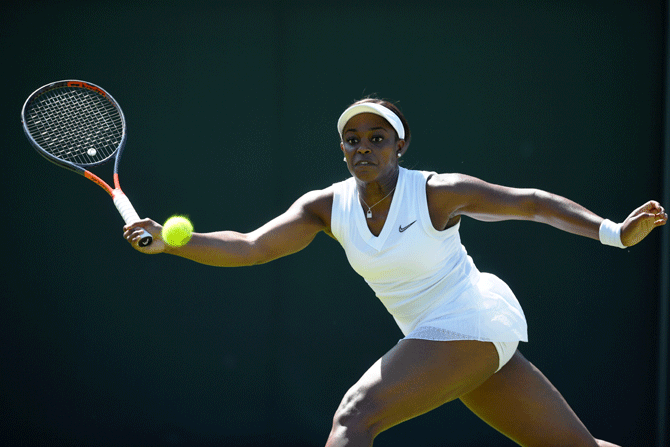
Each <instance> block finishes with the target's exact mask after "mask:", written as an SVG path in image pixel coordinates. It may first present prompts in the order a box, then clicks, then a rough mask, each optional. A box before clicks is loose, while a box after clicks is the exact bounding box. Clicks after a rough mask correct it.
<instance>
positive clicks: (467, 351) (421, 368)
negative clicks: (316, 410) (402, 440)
mask: <svg viewBox="0 0 670 447" xmlns="http://www.w3.org/2000/svg"><path fill="white" fill-rule="evenodd" d="M497 367H498V353H497V351H496V349H495V347H494V346H493V344H492V343H486V342H478V341H470V340H464V341H428V340H414V339H409V340H401V341H400V342H399V343H398V344H397V345H396V346H395V347H394V348H393V349H391V350H390V351H389V352H388V353H387V354H386V355H384V356H383V357H382V358H381V359H379V360H378V361H377V362H376V363H375V364H374V365H373V366H372V367H371V368H370V369H369V370H368V371H367V372H366V373H365V374H364V375H363V376H362V377H361V379H360V380H359V381H358V382H357V383H356V384H355V385H354V386H353V387H352V388H351V389H350V390H349V391H348V392H347V394H346V395H345V397H344V399H343V400H342V403H341V405H340V408H339V409H338V413H337V414H336V424H337V423H341V424H342V425H347V424H348V423H354V424H359V425H363V426H366V427H367V428H369V429H370V431H371V432H373V433H374V434H378V433H380V432H382V431H384V430H386V429H387V428H389V427H392V426H394V425H396V424H398V423H400V422H402V421H405V420H407V419H410V418H412V417H415V416H418V415H420V414H423V413H425V412H427V411H430V410H432V409H433V408H436V407H438V406H440V405H442V404H443V403H445V402H448V401H451V400H454V399H457V398H458V397H459V396H461V395H462V394H464V393H467V392H469V391H471V390H473V389H475V388H477V387H478V386H479V385H481V384H482V383H483V382H485V381H486V379H488V378H489V377H490V376H491V375H492V374H493V373H494V372H495V370H496V369H497Z"/></svg>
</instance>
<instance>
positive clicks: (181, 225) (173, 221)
mask: <svg viewBox="0 0 670 447" xmlns="http://www.w3.org/2000/svg"><path fill="white" fill-rule="evenodd" d="M191 236H193V224H192V223H191V221H190V220H188V218H186V217H184V216H172V217H170V218H169V219H168V220H166V221H165V225H163V231H162V232H161V237H162V238H163V240H164V241H165V242H166V243H167V244H168V245H170V246H172V247H181V246H182V245H184V244H186V243H187V242H188V241H189V240H191Z"/></svg>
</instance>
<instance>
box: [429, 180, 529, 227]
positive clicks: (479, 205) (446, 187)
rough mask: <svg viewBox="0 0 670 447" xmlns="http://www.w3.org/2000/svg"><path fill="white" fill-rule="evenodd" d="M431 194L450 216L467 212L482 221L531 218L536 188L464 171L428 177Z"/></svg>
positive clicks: (465, 214)
mask: <svg viewBox="0 0 670 447" xmlns="http://www.w3.org/2000/svg"><path fill="white" fill-rule="evenodd" d="M429 185H432V187H433V191H434V192H433V194H435V197H436V198H437V200H438V201H439V202H441V206H443V207H444V209H446V210H447V212H448V213H449V217H456V216H460V215H463V216H469V217H472V218H474V219H477V220H483V221H500V220H509V219H519V220H531V219H533V218H534V216H535V213H536V204H537V201H536V198H537V194H538V192H539V191H538V190H536V189H529V188H510V187H506V186H500V185H495V184H492V183H488V182H485V181H483V180H480V179H478V178H475V177H471V176H468V175H464V174H441V175H437V176H433V178H431V179H430V180H429Z"/></svg>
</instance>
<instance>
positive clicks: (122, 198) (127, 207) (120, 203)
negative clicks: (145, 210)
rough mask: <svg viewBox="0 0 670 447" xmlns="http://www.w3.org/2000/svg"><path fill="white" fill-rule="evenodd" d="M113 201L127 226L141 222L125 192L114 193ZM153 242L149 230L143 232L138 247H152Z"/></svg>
mask: <svg viewBox="0 0 670 447" xmlns="http://www.w3.org/2000/svg"><path fill="white" fill-rule="evenodd" d="M112 200H113V201H114V205H115V206H116V209H117V210H119V213H120V214H121V217H123V220H124V222H126V225H130V224H132V223H135V222H137V221H139V220H140V216H139V215H138V214H137V211H135V208H133V205H132V204H131V203H130V200H129V199H128V196H126V195H125V194H124V193H123V192H121V191H118V190H117V191H114V193H113V194H112ZM152 242H153V237H152V236H151V234H149V232H148V231H147V230H142V234H141V239H140V241H139V242H138V245H139V246H140V247H146V246H148V245H151V243H152Z"/></svg>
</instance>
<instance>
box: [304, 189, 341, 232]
mask: <svg viewBox="0 0 670 447" xmlns="http://www.w3.org/2000/svg"><path fill="white" fill-rule="evenodd" d="M296 204H298V205H299V206H300V207H301V208H302V211H303V213H305V214H306V215H308V216H309V218H312V219H318V220H319V221H320V222H321V223H322V224H323V227H324V228H323V229H324V231H325V232H326V233H330V218H331V213H332V209H333V187H332V186H330V187H328V188H325V189H318V190H314V191H310V192H308V193H305V194H304V195H303V196H302V197H300V198H299V199H298V200H297V201H296Z"/></svg>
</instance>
